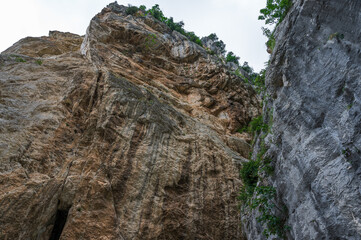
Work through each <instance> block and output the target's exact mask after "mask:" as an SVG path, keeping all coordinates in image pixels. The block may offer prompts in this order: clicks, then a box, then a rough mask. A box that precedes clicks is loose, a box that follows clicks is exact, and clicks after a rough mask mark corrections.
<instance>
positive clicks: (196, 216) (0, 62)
mask: <svg viewBox="0 0 361 240" xmlns="http://www.w3.org/2000/svg"><path fill="white" fill-rule="evenodd" d="M125 9H126V8H125V7H123V6H119V5H118V4H116V3H114V4H110V5H109V6H108V7H106V8H104V9H103V10H102V12H101V13H99V14H98V15H96V16H95V17H94V18H93V19H92V20H91V22H90V25H89V27H88V30H87V33H86V35H85V37H82V36H77V35H74V34H70V33H61V32H56V31H53V32H50V34H49V36H48V37H40V38H25V39H22V40H20V41H19V42H17V43H16V44H14V45H13V46H12V47H10V48H9V49H7V50H6V51H4V52H3V53H2V54H1V55H0V239H4V240H5V239H6V240H13V239H14V240H15V239H21V240H23V239H46V240H48V239H62V240H65V239H104V240H105V239H241V238H242V233H241V231H240V215H239V211H238V209H237V200H236V197H237V194H238V189H239V187H240V185H241V182H240V180H239V168H240V164H241V163H242V162H244V161H245V157H248V154H249V144H248V143H247V141H249V137H248V136H247V134H243V135H241V134H240V133H238V132H237V131H236V130H237V129H239V128H240V127H241V126H244V125H246V124H247V123H248V122H249V121H250V120H251V119H252V118H254V117H255V116H257V115H258V114H259V113H260V108H259V101H258V98H257V97H256V94H255V92H254V91H253V89H252V88H251V87H250V86H247V85H246V84H244V83H243V81H242V80H241V79H240V78H239V77H237V76H235V75H233V74H231V73H230V71H229V70H228V69H227V68H226V67H225V66H224V65H223V64H222V63H221V62H219V61H217V57H214V56H211V55H209V54H208V53H207V51H206V50H205V49H203V48H202V47H200V46H198V45H197V44H195V43H193V42H190V41H188V39H187V38H185V37H184V36H183V35H181V34H179V33H178V32H175V31H173V32H172V31H170V29H169V28H168V27H167V26H166V25H165V24H163V23H161V22H159V21H157V20H156V19H154V18H153V17H152V16H150V15H147V16H132V15H126V14H125ZM346 36H347V37H348V35H346ZM350 37H351V35H350ZM329 44H331V43H329ZM333 44H338V43H333ZM322 51H326V50H322ZM345 84H348V83H347V80H346V79H345ZM346 86H347V89H350V91H351V90H352V87H351V85H346ZM347 91H349V90H347ZM356 107H357V106H356V104H355V106H353V108H352V109H351V110H348V111H347V112H348V113H349V114H351V113H352V112H353V111H354V109H356ZM350 111H352V112H350ZM353 113H355V112H353ZM345 114H346V112H345ZM325 116H326V115H325ZM347 116H349V115H347ZM347 116H346V115H345V121H347V119H348V118H347ZM349 148H350V149H353V148H351V146H350V147H349ZM340 161H341V157H340ZM345 164H347V162H345ZM347 166H348V165H347ZM352 169H353V168H352ZM347 171H351V170H347ZM345 172H346V170H345ZM355 214H356V212H355Z"/></svg>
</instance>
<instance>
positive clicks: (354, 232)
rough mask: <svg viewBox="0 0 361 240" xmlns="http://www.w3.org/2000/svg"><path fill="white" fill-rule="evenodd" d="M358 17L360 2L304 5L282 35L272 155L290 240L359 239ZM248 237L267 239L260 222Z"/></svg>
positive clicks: (273, 88) (275, 72)
mask: <svg viewBox="0 0 361 240" xmlns="http://www.w3.org/2000/svg"><path fill="white" fill-rule="evenodd" d="M360 12H361V2H360V1H337V0H331V1H312V0H298V1H294V4H293V7H292V8H291V10H290V12H289V13H288V15H287V17H286V19H285V20H284V21H283V22H282V23H281V24H280V25H279V26H278V28H277V31H276V46H275V49H274V51H273V55H272V57H271V61H270V66H269V69H268V72H267V76H266V82H267V87H268V94H269V95H270V99H269V104H268V105H267V106H266V108H265V112H267V114H268V113H270V112H272V111H273V125H272V133H271V134H269V135H268V137H267V138H266V144H267V146H268V147H269V150H268V152H267V153H266V155H267V156H269V157H272V160H273V163H274V164H275V172H274V175H273V176H272V177H271V178H269V179H268V180H269V182H270V183H269V184H270V185H272V186H274V187H275V188H276V190H277V196H278V197H277V205H278V206H279V207H281V208H282V207H286V208H285V209H286V211H287V222H286V223H285V224H286V225H288V226H290V228H291V230H290V231H288V233H287V238H288V239H299V240H301V239H302V240H303V239H349V240H352V239H361V164H360V163H361V160H360V159H361V132H360V130H361V125H360V124H361V100H360V96H361V81H360V75H361V55H360V40H361V31H360V29H359V27H358V26H360V24H361V15H360ZM267 114H266V115H267ZM246 220H247V219H246ZM244 229H246V231H247V236H248V239H265V237H264V236H263V235H262V231H263V228H262V226H260V225H259V224H257V222H256V219H255V217H254V216H253V218H252V217H250V218H249V219H248V222H247V223H245V224H244Z"/></svg>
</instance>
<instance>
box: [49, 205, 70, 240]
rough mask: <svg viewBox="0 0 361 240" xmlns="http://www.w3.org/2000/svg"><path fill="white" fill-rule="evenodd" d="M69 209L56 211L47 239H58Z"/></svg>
mask: <svg viewBox="0 0 361 240" xmlns="http://www.w3.org/2000/svg"><path fill="white" fill-rule="evenodd" d="M68 213H69V209H66V210H60V209H58V211H57V212H56V217H55V223H54V227H53V230H52V231H51V235H50V238H49V240H59V239H60V236H61V233H62V232H63V229H64V226H65V223H66V219H67V218H68Z"/></svg>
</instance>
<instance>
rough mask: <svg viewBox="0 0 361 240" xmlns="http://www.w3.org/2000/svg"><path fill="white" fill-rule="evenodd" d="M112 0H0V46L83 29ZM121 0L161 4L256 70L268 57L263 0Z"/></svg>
mask: <svg viewBox="0 0 361 240" xmlns="http://www.w3.org/2000/svg"><path fill="white" fill-rule="evenodd" d="M110 2H114V1H113V0H0V33H1V37H0V52H2V51H4V50H5V49H7V48H8V47H10V46H11V45H12V44H14V43H15V42H17V41H18V40H20V39H21V38H24V37H27V36H33V37H38V36H45V35H48V32H49V30H59V31H64V32H72V33H76V34H80V35H84V34H85V31H86V28H87V26H88V24H89V21H90V20H91V18H92V17H93V16H94V15H95V14H97V13H98V12H100V11H101V9H102V8H103V7H105V6H106V5H107V4H108V3H110ZM118 3H119V4H122V5H128V4H132V5H134V6H139V5H145V6H147V8H150V7H152V6H153V5H154V4H159V6H160V8H161V9H162V11H163V13H164V14H165V16H167V17H173V18H174V20H175V21H181V20H183V21H184V23H185V27H184V28H185V29H186V30H187V31H194V32H195V33H196V34H197V35H198V36H200V37H202V36H208V35H209V34H210V33H216V34H217V36H218V37H219V39H221V40H223V42H224V43H225V44H226V49H227V51H233V52H234V53H235V54H236V55H237V56H239V57H240V63H241V64H243V62H244V61H247V62H248V63H249V65H250V66H251V67H253V68H254V70H256V71H259V70H260V69H262V68H264V63H265V62H266V61H267V60H268V57H269V56H268V54H267V52H266V46H265V42H266V37H264V36H263V35H262V30H261V27H262V26H263V21H260V20H258V15H259V10H260V9H261V8H263V7H264V6H265V5H266V0H182V1H176V0H118Z"/></svg>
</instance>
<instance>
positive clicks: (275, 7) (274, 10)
mask: <svg viewBox="0 0 361 240" xmlns="http://www.w3.org/2000/svg"><path fill="white" fill-rule="evenodd" d="M291 6H292V0H267V4H266V7H265V8H263V9H261V10H260V13H261V15H260V16H259V17H258V19H259V20H265V23H266V24H269V25H273V24H276V26H277V25H278V24H280V23H281V22H282V20H283V19H284V18H285V17H286V15H287V13H288V10H289V9H290V8H291ZM262 30H263V35H265V36H266V37H267V38H268V41H267V42H266V45H267V51H268V52H269V53H272V52H273V49H274V47H275V45H276V40H275V37H274V31H271V30H269V29H268V28H262Z"/></svg>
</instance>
